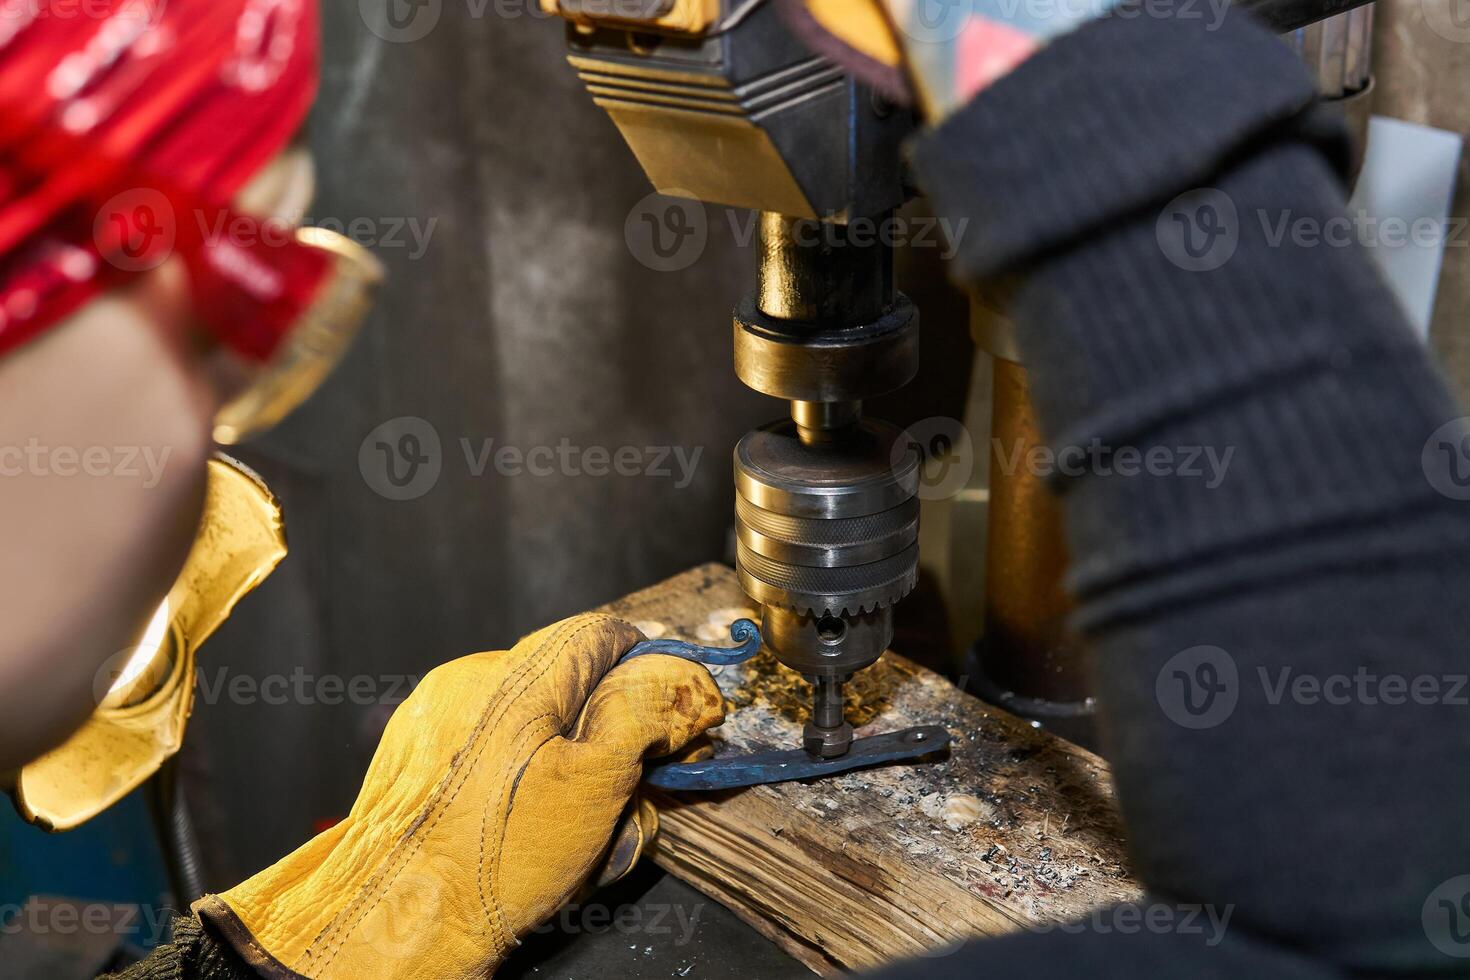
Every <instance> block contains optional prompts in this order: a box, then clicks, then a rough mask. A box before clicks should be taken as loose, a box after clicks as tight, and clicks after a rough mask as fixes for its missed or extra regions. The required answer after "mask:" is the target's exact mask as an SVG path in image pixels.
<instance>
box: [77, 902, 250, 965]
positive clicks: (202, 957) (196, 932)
mask: <svg viewBox="0 0 1470 980" xmlns="http://www.w3.org/2000/svg"><path fill="white" fill-rule="evenodd" d="M100 980H260V974H258V973H256V972H255V970H253V969H251V968H250V966H249V964H247V963H246V962H245V961H244V960H242V959H241V958H240V957H239V956H237V955H236V954H235V951H234V950H233V949H232V948H230V946H229V944H228V943H223V942H220V941H219V940H218V939H216V938H215V937H214V936H212V935H211V934H210V932H209V930H208V929H207V928H205V927H204V926H203V925H202V924H201V923H200V921H199V920H198V919H197V918H195V917H194V916H192V915H184V916H179V917H178V918H177V919H175V920H174V931H173V938H172V939H171V940H170V941H169V942H167V943H165V944H163V945H162V946H159V947H158V948H157V949H155V950H154V951H153V952H152V953H150V954H149V955H148V956H147V957H146V958H145V959H143V960H140V961H139V962H137V963H134V964H133V965H132V966H130V967H128V968H127V969H125V970H122V971H121V972H118V973H110V974H108V975H107V976H105V977H102V978H100Z"/></svg>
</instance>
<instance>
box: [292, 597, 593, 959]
mask: <svg viewBox="0 0 1470 980" xmlns="http://www.w3.org/2000/svg"><path fill="white" fill-rule="evenodd" d="M617 622H620V620H618V619H617V618H616V617H613V616H607V615H604V614H588V615H585V616H581V617H575V618H573V619H570V620H568V621H567V622H565V623H563V624H562V625H561V627H560V628H559V629H558V630H557V631H556V632H554V633H552V635H551V636H549V637H547V638H546V639H545V640H544V641H542V642H541V643H540V644H539V645H538V646H537V647H536V649H535V650H534V651H531V652H530V653H528V654H527V655H526V658H525V660H524V662H523V663H522V664H521V665H520V666H519V667H518V668H516V673H513V674H512V675H511V677H509V678H508V679H507V680H506V682H505V683H504V685H502V687H501V690H500V691H499V692H497V694H496V696H495V697H494V698H492V699H491V701H490V703H489V704H488V705H487V706H486V708H485V710H484V712H482V713H481V715H480V719H479V721H478V722H477V723H476V725H475V727H474V729H473V730H472V731H471V733H470V736H469V738H468V739H467V742H468V743H469V744H470V745H473V746H474V756H473V757H472V758H470V759H462V761H461V762H460V763H459V764H458V766H457V767H456V772H455V774H454V775H455V778H454V784H455V785H454V789H453V791H452V792H451V793H450V794H449V796H448V798H447V799H446V798H445V797H444V796H443V795H442V791H441V792H440V795H439V796H437V797H435V798H431V799H430V800H429V801H428V805H427V806H426V807H425V809H424V812H423V813H422V814H421V815H420V817H419V819H418V820H416V821H415V822H414V824H413V825H412V826H410V828H409V830H408V832H407V833H406V834H405V835H404V837H403V838H402V840H401V841H400V843H399V844H398V845H397V846H396V847H395V849H394V852H393V853H392V854H391V855H390V856H389V859H388V862H387V865H386V866H385V867H384V868H383V869H382V870H381V871H379V872H378V874H376V875H374V876H373V877H372V878H370V879H369V880H368V881H367V883H366V884H364V885H363V887H362V888H361V889H360V890H359V892H358V895H357V897H356V898H355V899H353V901H352V902H351V904H349V905H348V906H347V907H346V908H345V909H344V910H343V911H342V912H340V913H338V915H337V916H335V917H334V918H333V920H332V922H330V923H328V925H327V926H326V928H324V929H323V930H322V932H321V934H320V935H318V936H317V940H316V941H315V942H314V943H313V944H312V946H311V947H308V948H307V950H306V952H305V954H304V956H303V961H304V962H305V963H307V964H309V963H310V961H311V960H312V959H313V958H314V955H313V954H314V950H315V949H316V948H317V946H318V945H319V944H320V943H321V942H323V941H325V942H327V947H328V948H327V951H326V957H325V959H323V960H322V961H321V964H320V966H319V968H318V969H320V970H326V969H327V968H328V967H329V966H331V964H332V962H333V960H335V959H336V957H337V954H338V953H339V952H341V949H342V946H343V945H344V944H345V942H346V940H347V939H348V938H349V937H350V936H351V935H352V934H353V933H354V932H356V930H357V928H358V927H359V926H360V925H361V924H362V920H363V919H364V918H366V917H367V914H368V913H369V912H370V911H371V910H372V909H373V908H374V907H376V906H377V904H378V902H379V901H381V899H382V896H383V894H385V893H386V892H387V891H388V889H389V888H391V887H392V885H393V883H394V882H395V881H396V880H397V879H398V876H399V875H400V874H401V873H402V871H403V869H404V868H405V867H406V866H407V865H408V862H409V860H410V859H412V857H413V855H414V854H416V853H417V852H418V849H419V847H420V846H421V845H422V844H423V842H424V840H425V838H427V837H428V832H429V831H431V830H432V829H433V828H434V826H435V825H436V824H437V823H438V821H439V818H440V817H441V816H442V815H443V814H444V812H445V811H446V810H448V808H449V807H450V806H451V805H452V804H453V803H454V800H455V798H456V797H457V796H458V795H459V791H460V790H461V789H463V788H464V784H465V782H467V780H468V774H469V772H470V771H471V770H472V769H473V768H474V763H475V762H476V761H477V760H478V759H479V756H480V754H481V752H483V751H484V748H485V745H486V742H487V740H486V739H484V738H483V737H482V736H483V735H484V733H485V731H486V729H487V728H489V727H491V724H492V719H491V716H492V715H494V716H495V717H494V720H495V721H498V720H499V719H500V718H501V717H503V716H504V715H505V713H506V712H508V711H509V710H510V708H511V707H512V706H514V705H515V703H516V702H517V701H518V700H519V699H520V697H521V696H522V695H523V694H525V692H526V690H527V689H529V688H530V687H531V686H532V685H533V684H535V682H536V681H537V680H539V679H540V678H541V677H542V676H544V675H545V674H546V672H547V671H548V670H549V669H550V668H551V665H552V664H554V663H555V662H556V655H553V656H550V657H547V656H544V651H545V650H546V649H547V648H548V647H550V646H551V645H552V644H553V643H557V642H558V640H560V644H559V646H558V648H557V651H556V654H557V655H559V654H560V653H561V651H562V650H563V649H565V648H566V646H567V645H568V644H569V643H570V642H571V641H572V640H573V639H575V638H576V637H577V636H578V635H580V634H581V633H583V632H585V631H586V630H588V629H591V628H592V627H594V626H597V625H601V624H603V623H617ZM573 626H575V629H573ZM568 630H570V631H571V632H570V634H568V633H567V631H568ZM538 666H539V669H538V670H536V671H535V673H534V675H533V676H530V677H529V678H527V676H526V675H527V674H528V673H530V672H531V670H532V668H533V667H538ZM513 686H514V687H516V690H514V691H513V692H510V693H507V690H506V689H507V688H510V687H513ZM476 743H478V744H476ZM461 751H463V750H461ZM456 757H460V753H456ZM441 785H442V784H441ZM504 785H505V784H504V783H502V797H503V796H504V792H503V790H504ZM420 831H422V833H421V832H420ZM492 892H493V889H492ZM359 910H360V911H359ZM497 918H498V921H497V922H496V925H498V926H499V927H500V930H501V934H502V936H507V935H509V936H511V938H512V939H513V938H514V936H513V935H511V933H510V930H509V929H508V927H507V924H506V922H505V916H504V913H503V912H501V913H500V914H499V916H498V917H497ZM329 937H330V938H329ZM508 950H509V947H508V945H507V944H506V943H505V941H504V939H503V938H501V937H496V950H495V951H496V955H497V957H502V956H504V955H505V953H506V952H508Z"/></svg>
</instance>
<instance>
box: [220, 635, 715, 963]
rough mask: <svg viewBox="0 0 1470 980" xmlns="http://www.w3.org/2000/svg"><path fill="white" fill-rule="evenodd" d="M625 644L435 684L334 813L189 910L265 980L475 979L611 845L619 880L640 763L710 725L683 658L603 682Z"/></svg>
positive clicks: (527, 658)
mask: <svg viewBox="0 0 1470 980" xmlns="http://www.w3.org/2000/svg"><path fill="white" fill-rule="evenodd" d="M640 639H642V637H641V635H640V634H639V632H638V631H637V630H636V629H635V628H634V627H632V626H630V625H628V624H627V623H625V622H622V621H621V620H618V619H615V618H612V617H610V616H604V615H584V616H577V617H574V618H572V619H568V620H565V621H563V622H561V623H558V624H556V625H554V626H549V627H547V628H546V629H543V630H541V631H539V632H537V633H533V634H531V635H530V636H528V637H526V638H525V639H523V640H521V641H520V642H519V643H517V644H516V645H515V647H514V649H512V650H509V651H501V652H496V653H479V654H474V655H472V656H469V657H465V658H463V659H460V660H456V661H453V662H452V663H448V664H445V665H444V666H442V667H439V668H438V669H436V670H434V671H433V672H431V673H430V674H429V675H428V676H426V677H425V678H424V680H423V682H422V683H421V684H420V686H419V687H418V689H417V690H415V691H414V693H413V694H412V695H411V696H410V697H409V698H408V700H407V701H405V702H404V703H403V704H402V705H400V706H399V708H398V710H397V711H396V712H394V714H393V717H392V719H391V720H390V721H389V723H388V727H387V729H386V730H385V731H384V733H383V739H382V742H381V743H380V744H379V746H378V751H377V754H376V755H375V756H374V757H373V761H372V765H371V766H369V768H368V773H367V778H366V779H365V780H364V781H363V787H362V792H361V793H360V794H359V795H358V798H357V802H356V803H355V804H354V805H353V807H352V812H351V813H350V814H349V815H348V816H347V818H346V819H345V820H343V821H342V822H341V823H339V824H337V825H336V826H334V827H332V828H331V829H330V830H327V831H326V832H324V833H322V834H320V835H319V836H317V837H315V838H314V839H312V840H310V841H308V842H307V843H306V844H305V845H303V846H302V847H301V848H300V849H298V850H297V851H295V852H294V853H292V854H290V855H288V856H287V857H286V858H284V859H283V860H281V861H279V862H277V863H276V864H275V865H273V866H272V867H270V868H267V869H266V870H265V871H262V872H261V873H260V874H258V875H256V876H255V877H253V878H251V879H249V880H248V881H246V882H245V883H244V884H241V885H238V886H236V887H235V888H232V889H230V890H229V891H227V892H225V893H223V894H221V895H213V896H206V897H205V898H204V899H201V900H200V901H199V902H197V903H195V906H194V909H195V911H196V912H197V913H199V915H200V917H201V918H202V919H205V920H206V921H208V922H210V923H211V924H212V925H214V927H215V928H216V930H217V931H218V932H219V933H220V934H221V935H222V936H223V937H224V938H226V939H228V940H229V941H230V942H231V944H232V945H233V946H234V947H235V948H236V950H237V951H239V952H240V954H241V955H242V956H244V957H245V958H246V959H247V960H248V961H249V962H250V963H251V964H252V965H253V966H255V967H256V968H257V969H260V970H261V971H262V972H263V973H264V975H266V976H282V975H285V976H292V975H298V974H299V975H302V976H306V977H312V978H316V980H325V978H338V977H340V978H350V980H360V978H366V977H395V978H397V977H425V978H434V980H449V978H457V977H483V976H485V975H487V974H488V973H489V972H490V971H492V970H494V969H495V967H496V966H498V965H499V964H500V963H501V962H502V961H503V960H504V959H505V957H506V955H507V954H508V953H509V952H510V951H511V950H512V949H514V948H515V947H516V946H517V945H518V943H519V940H520V937H522V936H524V935H525V934H526V933H528V932H529V931H530V930H531V929H533V928H535V927H536V926H537V925H538V924H539V923H541V922H542V921H544V920H545V919H546V918H547V917H549V916H550V915H551V914H552V913H553V912H555V911H556V910H557V909H558V908H559V907H561V906H562V905H563V904H565V903H566V902H567V901H568V899H570V898H571V897H572V896H573V895H574V894H576V893H577V891H578V889H579V888H580V887H581V886H582V885H583V883H584V882H586V881H588V879H589V878H590V877H591V876H593V875H594V873H595V872H597V870H598V868H599V866H600V865H602V864H603V863H604V862H605V861H606V860H608V859H609V853H610V847H611V850H612V851H614V852H616V853H613V854H612V855H611V857H612V861H613V863H615V864H618V865H620V866H622V867H624V868H625V867H627V866H631V864H632V861H633V860H635V859H636V857H637V854H638V852H639V850H641V846H642V842H643V841H645V840H646V839H648V838H649V837H651V835H652V832H653V830H654V829H655V828H654V827H653V826H650V825H649V824H648V822H647V821H648V820H649V817H650V816H651V814H652V813H653V811H652V809H651V808H645V809H641V810H640V808H639V807H638V806H637V804H636V802H634V793H635V791H636V789H637V787H638V782H639V779H640V777H641V775H642V772H643V760H644V759H645V758H646V757H656V756H662V755H668V754H671V753H674V752H677V751H678V750H679V749H681V748H683V747H684V746H685V745H686V744H687V743H688V742H689V741H690V740H692V739H694V738H695V737H696V736H698V735H699V734H700V733H702V732H704V731H705V730H706V729H708V728H710V727H712V726H714V725H718V724H719V723H720V722H721V721H723V720H724V702H723V699H722V698H721V696H720V693H719V690H718V688H716V687H715V684H714V681H713V680H712V679H711V677H710V675H709V672H708V671H707V670H706V669H705V668H704V667H702V666H700V665H698V664H692V663H689V662H687V661H684V660H679V659H677V658H674V657H665V656H646V657H638V658H635V659H633V660H631V661H629V662H628V663H626V664H623V665H621V666H618V667H616V668H613V664H614V663H615V662H616V661H617V659H618V657H619V656H621V655H622V654H623V653H624V652H625V651H626V650H627V649H628V647H630V646H631V645H632V644H634V643H635V642H637V641H638V640H640ZM610 668H611V669H610ZM620 818H624V822H623V830H622V831H621V832H619V833H616V834H615V828H617V826H618V825H619V820H620ZM283 967H284V968H285V969H286V970H288V971H293V972H291V973H284V974H283V972H282V968H283Z"/></svg>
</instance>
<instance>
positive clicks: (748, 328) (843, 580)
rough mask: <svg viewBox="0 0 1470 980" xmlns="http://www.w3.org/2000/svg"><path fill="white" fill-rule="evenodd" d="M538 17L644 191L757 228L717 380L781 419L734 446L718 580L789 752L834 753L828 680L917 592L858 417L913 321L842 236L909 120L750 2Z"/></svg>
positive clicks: (883, 272) (877, 433) (879, 250)
mask: <svg viewBox="0 0 1470 980" xmlns="http://www.w3.org/2000/svg"><path fill="white" fill-rule="evenodd" d="M546 2H552V0H546ZM560 3H561V8H560V12H561V13H562V14H563V15H564V16H567V17H568V18H569V19H571V20H572V21H573V23H572V24H571V25H569V28H568V43H569V47H570V49H571V50H570V54H569V56H568V57H569V60H570V61H571V63H572V65H573V66H574V67H575V68H576V69H577V72H578V74H579V75H580V76H581V77H582V79H583V81H584V82H585V83H586V84H587V88H588V91H589V92H590V93H591V94H592V96H593V98H594V100H595V101H596V102H597V104H598V105H600V106H602V107H603V108H604V109H605V110H607V112H608V114H609V116H610V117H611V118H612V120H613V121H614V122H615V123H616V124H617V126H618V128H619V130H620V131H621V132H622V134H623V136H624V138H625V139H626V140H627V141H628V144H629V145H630V146H631V147H632V149H633V151H634V153H635V154H636V155H637V157H638V160H639V162H640V163H641V164H642V166H643V168H644V171H645V172H646V173H647V174H648V176H649V178H650V179H651V180H652V181H653V183H654V186H655V187H657V188H658V189H659V190H660V191H663V192H665V193H669V194H674V195H677V196H685V197H694V198H697V199H699V200H703V201H708V202H711V203H717V204H727V205H732V206H736V207H747V208H752V209H755V210H757V211H760V212H761V239H760V243H761V257H760V264H759V270H760V271H759V280H758V283H757V285H756V288H755V289H754V290H752V291H751V292H750V293H749V294H748V295H747V296H745V297H744V298H743V299H742V300H741V301H740V302H739V303H738V304H737V306H736V309H735V315H734V347H735V370H736V373H737V374H738V375H739V376H740V379H741V380H742V381H744V382H745V383H746V384H747V385H749V386H750V387H751V388H754V389H755V390H756V391H760V392H762V393H764V394H767V395H770V396H772V397H774V398H779V399H782V400H785V401H787V402H789V403H790V418H788V419H783V420H780V421H777V422H772V423H770V424H769V425H765V426H762V427H761V428H759V429H756V430H755V431H753V432H750V433H748V434H747V435H746V436H745V437H744V438H743V439H741V440H740V443H739V445H738V446H736V448H735V484H736V491H737V493H736V529H737V534H738V547H737V569H738V572H739V576H740V581H741V584H742V585H743V586H744V588H745V590H746V592H747V593H749V594H750V596H751V597H752V598H753V599H755V600H756V601H758V602H759V603H760V604H761V609H762V621H763V633H764V636H765V642H766V645H767V646H768V648H769V649H770V650H771V652H772V653H773V654H774V655H775V656H776V658H777V659H778V660H779V661H781V662H782V663H784V664H785V665H787V666H788V667H790V668H792V669H793V670H796V671H798V672H800V673H801V674H803V675H805V676H806V677H807V678H808V680H810V681H811V683H812V687H813V706H812V715H811V719H810V721H809V723H808V724H807V726H806V730H805V737H804V744H805V745H806V747H807V749H808V751H809V752H811V753H812V754H813V755H816V756H820V757H823V758H832V757H835V756H840V755H842V754H844V753H845V752H847V750H848V747H849V746H850V745H851V743H852V737H853V736H852V727H851V726H850V725H848V724H847V723H846V721H845V720H844V718H843V685H844V684H845V683H846V682H847V680H848V679H849V678H850V677H851V676H852V675H853V674H854V673H855V672H856V671H859V670H861V669H863V668H865V667H868V666H870V665H871V664H872V663H873V662H874V661H875V660H877V659H878V657H879V656H881V655H882V653H883V651H884V649H886V648H887V646H888V644H889V642H890V641H891V640H892V638H893V606H894V604H895V603H896V602H898V601H899V600H900V599H902V598H903V597H904V596H905V595H907V594H908V592H909V591H910V590H911V589H912V588H913V586H914V582H915V579H916V576H917V571H916V569H917V565H918V502H917V500H916V499H915V497H914V494H915V492H916V490H917V485H918V457H917V456H916V455H915V454H913V453H910V452H908V447H907V445H906V443H905V440H904V439H903V438H902V435H901V433H900V432H899V430H898V429H897V428H895V427H894V426H892V425H889V424H887V423H884V422H879V421H876V420H865V419H864V418H863V417H862V402H863V400H864V399H866V398H872V397H874V396H877V395H880V394H883V393H885V392H888V391H891V390H893V389H895V388H898V387H900V386H901V385H903V384H906V383H907V382H908V381H909V380H911V379H912V378H913V376H914V373H915V372H916V370H917V368H918V315H917V313H916V311H915V309H914V306H913V304H912V303H911V302H909V300H908V299H907V298H906V297H904V296H903V295H902V294H901V293H898V292H896V291H895V290H894V288H893V271H892V270H893V256H892V248H891V246H890V245H888V244H886V243H885V242H884V241H883V240H882V238H883V236H881V235H878V236H874V235H864V236H861V238H860V237H859V236H856V235H849V225H850V223H851V222H852V221H853V220H854V219H857V218H863V219H874V218H876V219H879V220H882V219H883V218H884V217H886V216H887V215H888V214H889V213H890V212H891V210H892V209H893V208H895V207H897V206H898V205H900V204H901V203H903V201H904V200H905V198H906V197H907V190H906V185H905V181H904V179H903V176H904V174H903V169H904V168H903V165H902V162H901V156H900V153H899V147H900V144H901V141H902V139H903V137H904V136H905V135H906V134H907V133H908V132H910V131H911V130H912V128H913V125H914V121H913V117H912V116H911V115H910V114H909V113H908V112H907V111H905V110H901V109H897V108H895V107H893V106H890V105H887V104H886V103H884V102H883V101H882V100H881V99H879V98H877V97H875V96H874V94H873V93H872V92H871V91H870V90H869V89H868V88H866V87H865V86H863V85H862V84H860V83H858V82H856V81H854V80H853V79H851V78H848V77H846V76H844V75H843V74H842V73H841V72H840V71H839V70H838V69H837V67H836V66H834V65H833V64H831V63H830V62H828V61H827V60H826V59H824V58H822V57H819V56H817V55H815V54H813V53H812V52H811V51H810V50H809V49H808V48H807V47H806V46H805V45H803V44H802V43H801V42H800V41H799V40H798V39H797V38H796V37H795V36H794V35H792V34H791V32H790V31H789V30H788V29H787V27H786V25H785V24H784V23H783V22H782V20H781V19H780V18H779V17H778V16H777V14H776V11H775V4H774V3H773V2H771V0H668V2H663V3H650V4H647V7H648V9H647V11H645V12H643V13H642V14H640V13H639V9H641V8H639V9H635V8H636V5H634V7H628V8H626V9H620V10H619V11H618V13H619V16H618V17H616V18H609V17H605V16H599V15H598V14H596V13H595V12H594V11H595V9H596V5H594V4H592V3H589V2H586V0H560ZM612 6H618V5H612ZM696 14H697V15H698V16H695V15H696ZM674 23H677V24H679V25H682V26H680V27H678V28H674V27H671V26H670V25H671V24H674ZM691 24H693V25H696V26H694V27H690V25H691Z"/></svg>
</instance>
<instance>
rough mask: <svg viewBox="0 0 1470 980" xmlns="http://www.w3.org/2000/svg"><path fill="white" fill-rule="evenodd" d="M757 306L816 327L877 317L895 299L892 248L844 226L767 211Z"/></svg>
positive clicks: (777, 316) (762, 232)
mask: <svg viewBox="0 0 1470 980" xmlns="http://www.w3.org/2000/svg"><path fill="white" fill-rule="evenodd" d="M760 236H761V237H760V264H759V266H758V267H757V271H756V296H757V308H758V309H759V310H760V311H761V313H763V314H765V315H766V316H768V317H771V318H773V319H777V320H785V321H788V322H790V323H802V324H812V325H828V324H840V325H847V324H851V323H864V322H867V321H869V320H876V319H877V318H878V317H879V316H881V315H882V313H883V311H884V309H886V308H887V306H888V305H889V304H890V303H891V302H892V301H893V250H892V249H891V248H888V247H886V246H884V245H883V244H882V242H881V241H879V240H878V239H877V237H876V236H875V237H874V238H873V239H871V240H866V241H855V240H853V238H852V236H851V235H850V234H849V232H848V229H847V227H846V226H845V225H840V224H836V223H834V222H826V221H813V220H811V219H810V218H793V217H791V216H790V215H785V214H776V213H774V212H771V211H766V212H762V214H761V220H760Z"/></svg>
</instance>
